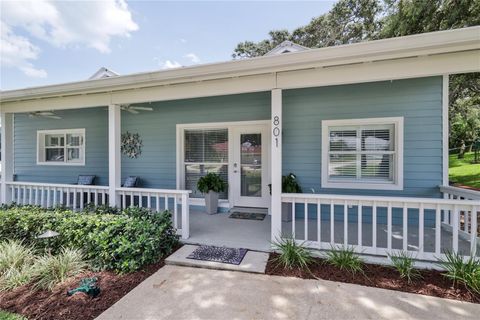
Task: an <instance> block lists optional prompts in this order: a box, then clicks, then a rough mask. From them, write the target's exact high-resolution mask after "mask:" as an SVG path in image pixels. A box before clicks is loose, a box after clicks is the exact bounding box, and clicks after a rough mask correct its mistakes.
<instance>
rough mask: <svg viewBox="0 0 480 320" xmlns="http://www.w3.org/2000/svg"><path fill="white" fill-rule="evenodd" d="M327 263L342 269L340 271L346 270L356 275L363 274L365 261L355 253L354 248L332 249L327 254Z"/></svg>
mask: <svg viewBox="0 0 480 320" xmlns="http://www.w3.org/2000/svg"><path fill="white" fill-rule="evenodd" d="M327 262H328V263H330V264H331V265H334V266H336V267H338V268H340V270H345V271H348V272H351V273H352V274H356V273H357V272H361V273H363V261H362V259H361V258H360V257H359V256H358V255H357V254H356V253H355V251H354V250H353V248H344V247H340V248H335V247H332V249H331V250H330V251H328V252H327Z"/></svg>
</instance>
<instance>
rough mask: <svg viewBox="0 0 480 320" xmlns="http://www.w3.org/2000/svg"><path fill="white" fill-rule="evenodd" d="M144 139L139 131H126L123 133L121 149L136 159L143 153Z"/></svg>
mask: <svg viewBox="0 0 480 320" xmlns="http://www.w3.org/2000/svg"><path fill="white" fill-rule="evenodd" d="M142 146H143V144H142V140H141V139H140V135H139V134H138V133H130V132H128V131H127V132H125V133H124V134H122V146H121V150H122V153H123V154H124V155H126V156H127V157H129V158H132V159H135V158H138V156H139V155H140V154H142Z"/></svg>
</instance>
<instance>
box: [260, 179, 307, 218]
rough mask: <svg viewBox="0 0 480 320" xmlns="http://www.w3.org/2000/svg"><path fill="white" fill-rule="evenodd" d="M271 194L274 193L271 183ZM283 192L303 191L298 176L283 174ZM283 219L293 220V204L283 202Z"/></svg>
mask: <svg viewBox="0 0 480 320" xmlns="http://www.w3.org/2000/svg"><path fill="white" fill-rule="evenodd" d="M268 187H269V188H270V194H272V185H271V184H269V185H268ZM282 193H302V188H301V187H300V185H299V184H298V180H297V176H296V175H294V174H293V173H289V174H288V175H286V176H282ZM282 221H285V222H289V221H292V204H291V203H286V202H282Z"/></svg>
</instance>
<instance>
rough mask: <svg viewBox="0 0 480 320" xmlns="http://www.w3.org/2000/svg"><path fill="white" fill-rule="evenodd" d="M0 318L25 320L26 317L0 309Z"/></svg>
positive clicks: (4, 319)
mask: <svg viewBox="0 0 480 320" xmlns="http://www.w3.org/2000/svg"><path fill="white" fill-rule="evenodd" d="M0 320H27V318H25V317H23V316H21V315H19V314H14V313H10V312H6V311H3V310H0Z"/></svg>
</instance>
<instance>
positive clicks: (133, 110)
mask: <svg viewBox="0 0 480 320" xmlns="http://www.w3.org/2000/svg"><path fill="white" fill-rule="evenodd" d="M121 109H122V110H123V111H127V112H130V113H133V114H139V113H140V111H153V108H151V107H135V106H131V105H129V104H124V105H122V106H121Z"/></svg>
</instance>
